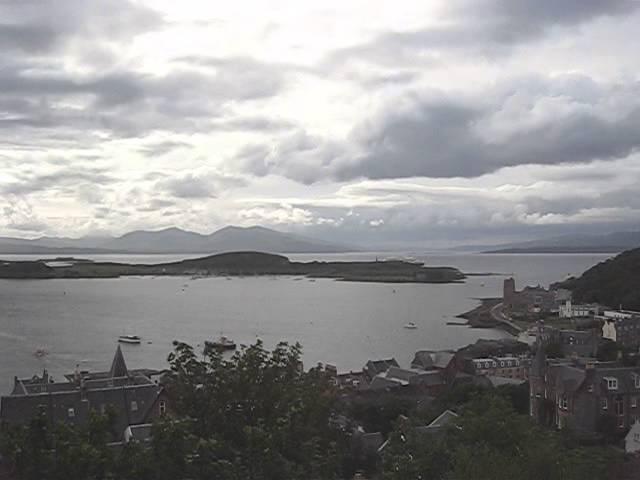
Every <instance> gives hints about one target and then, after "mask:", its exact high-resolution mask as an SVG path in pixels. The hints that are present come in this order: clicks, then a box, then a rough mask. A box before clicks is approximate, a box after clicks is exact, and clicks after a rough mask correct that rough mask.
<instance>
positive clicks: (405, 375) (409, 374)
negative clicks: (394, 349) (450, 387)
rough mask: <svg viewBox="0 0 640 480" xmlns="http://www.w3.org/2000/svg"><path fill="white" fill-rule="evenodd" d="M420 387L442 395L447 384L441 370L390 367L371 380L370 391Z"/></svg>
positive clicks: (433, 393)
mask: <svg viewBox="0 0 640 480" xmlns="http://www.w3.org/2000/svg"><path fill="white" fill-rule="evenodd" d="M409 385H410V386H413V387H420V388H423V389H425V390H427V391H429V393H430V394H432V395H437V394H439V393H441V392H442V391H443V390H444V388H445V386H446V382H445V380H444V378H443V376H442V373H441V372H440V371H439V370H415V369H408V368H400V367H390V368H389V369H387V371H385V372H383V373H379V374H378V375H376V376H375V377H373V379H372V380H371V383H370V384H369V386H368V389H369V390H386V389H390V388H397V387H404V386H409Z"/></svg>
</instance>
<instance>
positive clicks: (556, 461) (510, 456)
mask: <svg viewBox="0 0 640 480" xmlns="http://www.w3.org/2000/svg"><path fill="white" fill-rule="evenodd" d="M425 435H429V436H428V437H425ZM594 456H595V457H596V458H597V461H594V460H593V458H594ZM614 460H617V458H616V457H615V456H614V455H613V454H612V453H611V452H610V451H608V450H606V449H601V448H600V449H586V448H572V447H569V446H568V445H566V444H565V443H564V441H563V437H562V436H561V435H560V434H558V433H557V432H555V431H552V430H546V429H542V428H540V427H538V426H537V425H534V424H532V423H531V421H530V419H529V418H528V417H527V416H525V415H520V414H517V413H516V412H515V411H514V410H513V409H512V408H511V406H510V405H509V403H508V402H507V401H506V400H505V399H504V398H501V397H500V396H498V395H496V394H494V393H488V394H485V395H482V396H480V397H478V398H476V399H474V400H472V401H471V402H469V403H468V404H466V405H465V406H464V408H463V409H462V415H461V416H460V417H459V420H458V421H457V422H456V424H455V425H450V426H448V427H447V428H446V429H445V430H444V431H441V432H438V433H435V434H434V433H431V434H425V433H419V432H418V431H417V430H415V429H413V428H409V429H407V427H406V425H399V426H398V428H397V429H396V431H394V433H393V434H392V436H391V439H390V442H389V447H388V448H387V449H386V450H385V452H384V462H383V465H384V471H383V475H384V478H385V480H400V479H405V478H421V479H425V480H426V479H430V480H439V479H441V480H458V479H459V480H463V479H474V480H510V479H513V478H519V479H522V480H574V479H575V480H578V479H583V478H590V479H596V480H598V479H605V478H607V476H606V475H607V471H608V469H609V465H610V464H611V463H612V462H613V461H614Z"/></svg>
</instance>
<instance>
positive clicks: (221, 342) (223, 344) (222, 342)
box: [211, 335, 236, 350]
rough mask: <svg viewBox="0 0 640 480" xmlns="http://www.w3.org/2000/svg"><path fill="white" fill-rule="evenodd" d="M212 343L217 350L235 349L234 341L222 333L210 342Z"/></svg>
mask: <svg viewBox="0 0 640 480" xmlns="http://www.w3.org/2000/svg"><path fill="white" fill-rule="evenodd" d="M211 343H212V345H213V346H214V347H215V348H217V349H219V350H235V349H236V342H234V341H233V340H231V339H230V338H227V337H225V336H224V335H222V336H221V337H220V338H218V339H217V340H215V341H213V342H211Z"/></svg>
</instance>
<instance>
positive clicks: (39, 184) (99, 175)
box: [0, 166, 116, 196]
mask: <svg viewBox="0 0 640 480" xmlns="http://www.w3.org/2000/svg"><path fill="white" fill-rule="evenodd" d="M15 176H16V178H15V179H14V180H10V181H8V182H6V183H0V192H2V193H3V194H4V195H21V196H22V195H29V194H33V193H36V192H42V191H58V192H60V191H74V190H75V189H76V188H77V187H79V186H81V185H92V186H93V187H94V188H95V187H96V186H100V185H108V184H111V183H114V182H115V181H116V179H115V177H113V176H112V175H111V174H109V173H108V172H107V171H106V170H105V169H102V168H89V167H83V168H79V167H77V166H74V167H67V168H61V169H58V170H55V171H52V172H50V173H38V172H34V171H25V172H18V173H16V174H15Z"/></svg>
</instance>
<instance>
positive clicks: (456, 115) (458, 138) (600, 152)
mask: <svg viewBox="0 0 640 480" xmlns="http://www.w3.org/2000/svg"><path fill="white" fill-rule="evenodd" d="M493 113H494V111H492V110H487V109H483V108H475V107H474V106H465V105H460V104H458V103H457V102H455V101H450V100H444V101H442V100H436V101H432V100H429V101H426V102H424V103H420V104H419V105H418V106H416V109H415V110H413V111H412V112H410V113H409V114H406V115H394V114H391V115H390V116H389V117H388V118H386V119H385V120H383V122H382V124H381V125H379V126H378V127H377V128H374V129H373V130H371V131H365V132H362V133H361V135H362V141H361V145H362V146H363V148H364V150H365V151H366V152H367V153H365V154H364V155H363V156H362V157H361V158H359V159H358V160H357V161H356V162H355V163H354V164H351V165H346V166H343V167H340V168H338V171H337V177H338V178H340V179H349V178H355V177H361V176H364V177H367V178H397V177H412V176H425V177H476V176H480V175H483V174H485V173H489V172H493V171H495V170H498V169H500V168H502V167H508V166H515V165H522V164H560V163H583V162H590V161H593V160H596V159H616V158H622V157H626V156H627V155H629V154H630V153H632V152H633V151H634V150H636V149H637V148H639V147H640V105H638V106H636V107H635V108H633V109H632V110H631V111H630V112H629V113H627V114H625V115H623V116H622V117H621V118H619V119H616V120H609V119H607V118H604V117H603V116H599V115H597V114H594V113H592V112H589V111H584V112H575V113H573V114H572V115H570V116H567V117H560V118H558V117H552V116H550V117H548V118H547V119H545V121H544V122H541V123H540V124H536V125H533V126H531V127H528V128H525V129H523V130H522V131H518V132H515V133H514V134H512V135H510V136H509V137H508V138H506V139H504V140H502V139H500V140H494V139H492V138H483V137H484V136H483V135H482V134H481V132H479V131H478V129H477V126H478V124H481V123H482V122H487V121H490V118H489V117H490V116H491V115H492V114H493Z"/></svg>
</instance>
